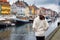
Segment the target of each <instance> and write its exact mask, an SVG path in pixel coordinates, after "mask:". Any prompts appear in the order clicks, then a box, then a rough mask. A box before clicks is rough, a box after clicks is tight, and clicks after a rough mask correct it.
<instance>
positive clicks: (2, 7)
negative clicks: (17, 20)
mask: <svg viewBox="0 0 60 40" xmlns="http://www.w3.org/2000/svg"><path fill="white" fill-rule="evenodd" d="M10 9H11V8H10V4H9V2H6V0H5V1H0V14H2V15H9V14H10Z"/></svg>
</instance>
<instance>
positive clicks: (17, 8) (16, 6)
mask: <svg viewBox="0 0 60 40" xmlns="http://www.w3.org/2000/svg"><path fill="white" fill-rule="evenodd" d="M27 8H28V4H27V3H26V2H24V1H19V0H18V1H17V2H15V3H13V5H12V6H11V13H14V14H15V15H24V16H27V14H28V13H27V11H29V9H28V10H26V9H27Z"/></svg>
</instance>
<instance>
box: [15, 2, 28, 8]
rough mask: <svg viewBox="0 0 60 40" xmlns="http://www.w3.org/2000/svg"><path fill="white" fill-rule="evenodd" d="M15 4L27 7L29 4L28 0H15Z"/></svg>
mask: <svg viewBox="0 0 60 40" xmlns="http://www.w3.org/2000/svg"><path fill="white" fill-rule="evenodd" d="M15 4H16V5H17V6H19V7H26V6H28V4H27V3H26V2H24V1H17V2H15Z"/></svg>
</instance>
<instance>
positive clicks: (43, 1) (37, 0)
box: [8, 0, 59, 12]
mask: <svg viewBox="0 0 60 40" xmlns="http://www.w3.org/2000/svg"><path fill="white" fill-rule="evenodd" d="M16 1H17V0H8V2H10V4H11V5H12V4H13V3H14V2H16ZM21 1H23V0H21ZM24 1H25V2H27V3H28V4H29V5H32V4H35V5H36V6H37V7H45V8H48V9H52V10H54V11H56V12H59V10H58V7H59V5H57V4H58V2H59V0H24Z"/></svg>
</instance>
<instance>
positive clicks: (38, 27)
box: [33, 15, 49, 40]
mask: <svg viewBox="0 0 60 40" xmlns="http://www.w3.org/2000/svg"><path fill="white" fill-rule="evenodd" d="M48 27H49V24H48V22H47V20H46V19H45V17H44V16H43V15H39V16H38V17H36V18H35V19H34V22H33V31H34V32H35V36H36V39H37V40H45V35H44V33H45V32H46V31H47V29H48Z"/></svg>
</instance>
